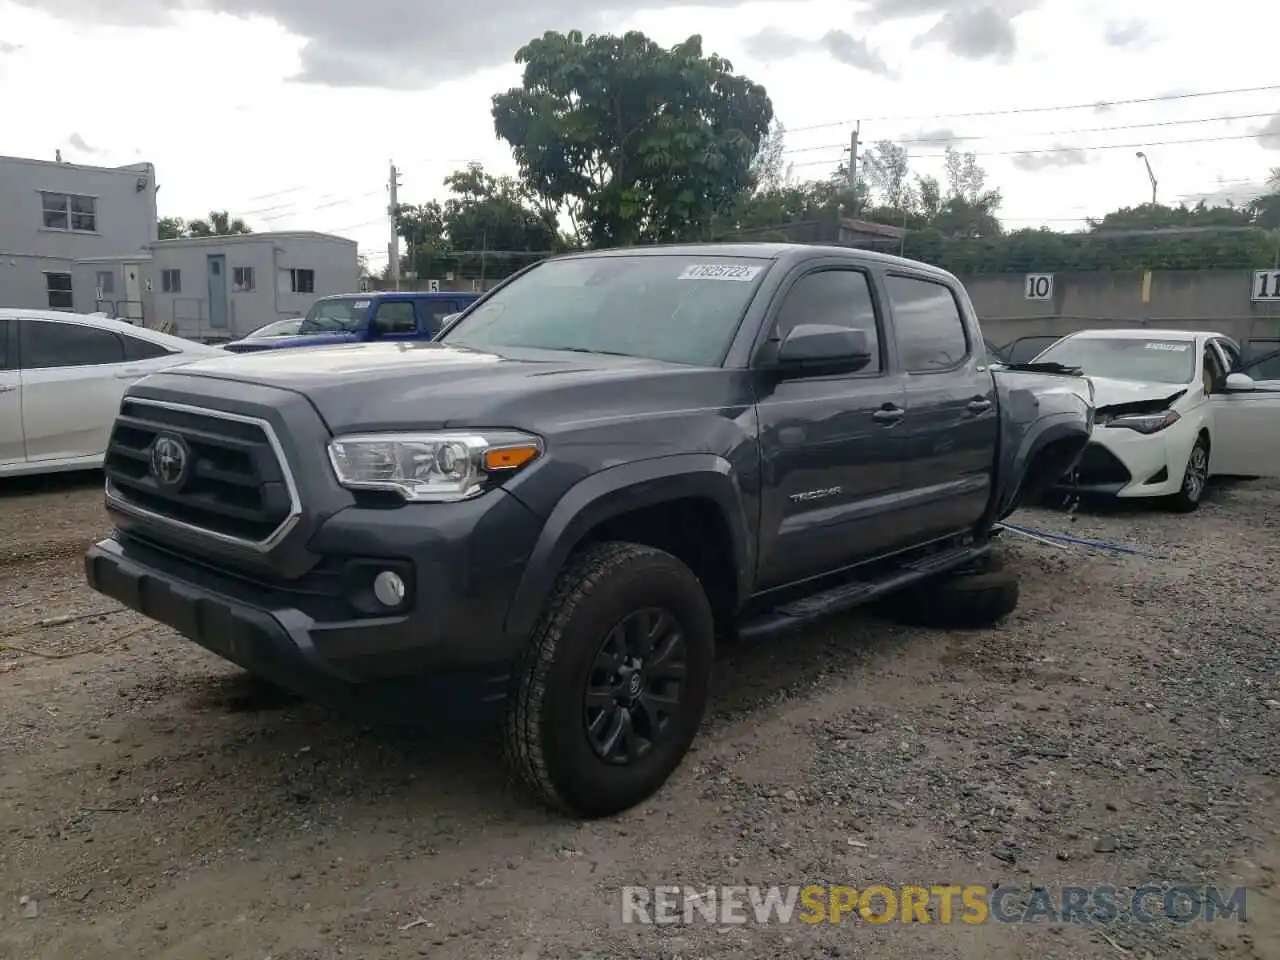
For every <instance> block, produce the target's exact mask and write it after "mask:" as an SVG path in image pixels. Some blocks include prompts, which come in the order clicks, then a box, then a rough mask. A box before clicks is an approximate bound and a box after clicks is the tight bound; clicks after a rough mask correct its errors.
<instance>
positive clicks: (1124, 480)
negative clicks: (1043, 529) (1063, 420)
mask: <svg viewBox="0 0 1280 960" xmlns="http://www.w3.org/2000/svg"><path fill="white" fill-rule="evenodd" d="M1184 432H1185V431H1184V430H1182V429H1180V425H1175V426H1173V427H1169V428H1168V429H1166V430H1163V431H1161V432H1160V433H1157V434H1141V433H1138V432H1136V431H1134V430H1126V429H1123V428H1118V427H1104V426H1095V427H1094V428H1093V433H1092V435H1091V439H1090V441H1089V445H1088V446H1087V447H1085V450H1084V453H1083V454H1082V455H1081V457H1080V462H1079V464H1078V465H1077V467H1076V469H1075V471H1074V472H1073V473H1072V474H1070V475H1068V476H1067V477H1066V478H1064V482H1063V484H1062V485H1061V486H1062V487H1063V488H1065V489H1070V490H1072V491H1074V492H1077V493H1086V494H1105V495H1109V496H1114V497H1120V498H1126V499H1127V498H1136V497H1166V496H1170V495H1172V494H1175V493H1177V492H1178V490H1179V489H1180V488H1181V486H1182V476H1183V472H1184V471H1185V469H1186V465H1187V458H1188V457H1189V456H1190V453H1191V445H1192V443H1193V442H1194V437H1192V438H1191V440H1189V441H1187V442H1185V443H1184V442H1183V441H1184V439H1185V438H1184V437H1183V433H1184ZM1184 448H1185V449H1184Z"/></svg>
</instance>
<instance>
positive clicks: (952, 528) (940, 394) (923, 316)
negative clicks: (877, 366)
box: [884, 271, 1000, 547]
mask: <svg viewBox="0 0 1280 960" xmlns="http://www.w3.org/2000/svg"><path fill="white" fill-rule="evenodd" d="M884 285H885V292H886V299H887V301H888V305H889V310H890V312H891V316H892V322H893V334H894V338H895V340H896V342H897V347H898V359H899V361H900V362H901V364H902V369H903V370H905V371H906V373H907V382H906V408H907V415H906V418H905V420H904V421H903V424H902V428H901V430H900V434H899V437H898V439H899V442H900V445H901V455H902V457H903V473H904V476H903V486H904V487H905V488H906V494H905V496H904V497H903V499H902V501H901V502H900V504H899V505H898V510H899V514H898V516H899V519H900V521H901V527H900V529H901V531H902V533H903V534H904V539H903V541H902V542H901V544H900V545H901V546H904V547H905V546H908V545H910V544H911V543H913V542H914V543H919V542H921V541H922V540H927V539H931V538H936V537H945V536H950V535H952V534H956V533H960V532H962V531H965V530H969V529H972V528H973V526H974V524H975V523H976V522H977V521H978V520H979V519H980V518H981V517H982V515H983V514H984V513H985V512H986V509H987V506H988V503H989V502H990V499H991V494H992V484H993V480H994V474H995V458H996V448H997V445H998V440H999V429H1000V422H999V412H998V407H997V403H996V388H995V380H994V378H993V377H992V376H991V373H990V371H989V370H988V369H987V359H986V349H985V346H984V344H983V343H982V341H981V340H980V339H978V338H976V337H972V336H971V335H970V331H971V330H972V329H975V327H974V325H972V324H966V323H965V320H964V310H963V308H962V306H961V302H960V300H959V299H958V297H957V296H956V292H955V291H954V290H953V289H952V288H951V287H950V286H948V285H947V284H945V283H941V282H939V281H938V280H935V279H932V278H929V277H924V276H912V275H909V274H908V273H905V272H903V273H898V272H896V271H895V272H893V273H890V274H888V275H887V276H885V278H884ZM971 341H972V342H971Z"/></svg>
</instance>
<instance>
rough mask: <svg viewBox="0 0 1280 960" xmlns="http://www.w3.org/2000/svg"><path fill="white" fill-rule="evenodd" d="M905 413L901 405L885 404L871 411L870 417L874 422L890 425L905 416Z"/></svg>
mask: <svg viewBox="0 0 1280 960" xmlns="http://www.w3.org/2000/svg"><path fill="white" fill-rule="evenodd" d="M906 413H907V411H905V410H903V409H902V408H901V407H892V406H885V407H881V408H880V409H879V410H877V411H876V412H875V413H873V414H872V415H871V419H872V420H874V421H875V422H876V423H880V424H883V425H884V426H886V427H891V426H893V425H894V424H895V423H897V422H898V421H899V420H901V419H902V418H903V417H904V416H906Z"/></svg>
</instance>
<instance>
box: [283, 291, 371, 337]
mask: <svg viewBox="0 0 1280 960" xmlns="http://www.w3.org/2000/svg"><path fill="white" fill-rule="evenodd" d="M369 303H370V300H369V298H368V297H333V298H331V299H329V300H317V301H316V302H315V303H313V304H312V305H311V309H310V310H308V311H307V317H306V319H305V320H303V321H302V325H301V326H300V327H298V333H300V334H302V333H351V332H353V331H355V330H358V329H360V326H361V325H362V324H363V322H364V318H365V314H366V313H368V312H369Z"/></svg>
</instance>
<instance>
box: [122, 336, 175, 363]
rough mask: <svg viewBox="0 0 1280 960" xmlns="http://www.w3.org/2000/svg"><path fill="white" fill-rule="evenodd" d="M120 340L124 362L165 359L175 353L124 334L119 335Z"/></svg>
mask: <svg viewBox="0 0 1280 960" xmlns="http://www.w3.org/2000/svg"><path fill="white" fill-rule="evenodd" d="M120 339H121V340H123V341H124V358H125V359H126V360H154V359H155V358H156V357H167V356H169V355H170V354H172V353H176V351H174V350H167V349H165V348H164V347H162V346H160V344H158V343H152V342H151V341H149V340H140V339H138V338H137V337H131V336H129V335H128V334H125V333H122V334H120Z"/></svg>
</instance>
